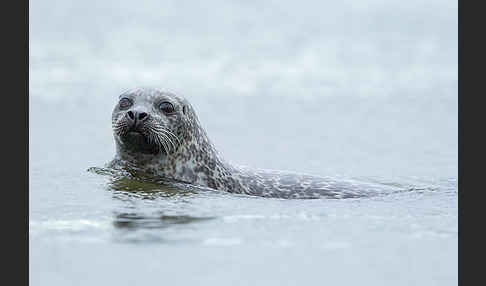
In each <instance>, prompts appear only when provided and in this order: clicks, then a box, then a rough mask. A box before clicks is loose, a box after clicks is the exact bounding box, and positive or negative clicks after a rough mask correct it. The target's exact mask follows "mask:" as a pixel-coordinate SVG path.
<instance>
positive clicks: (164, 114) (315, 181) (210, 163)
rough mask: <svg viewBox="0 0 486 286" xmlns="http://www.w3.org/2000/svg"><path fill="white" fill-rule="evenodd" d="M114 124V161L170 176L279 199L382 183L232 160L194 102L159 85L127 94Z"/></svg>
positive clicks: (359, 191)
mask: <svg viewBox="0 0 486 286" xmlns="http://www.w3.org/2000/svg"><path fill="white" fill-rule="evenodd" d="M112 127H113V134H114V138H115V144H116V156H115V159H114V160H113V161H112V162H111V166H120V165H121V166H123V167H128V168H134V169H136V170H141V171H143V172H146V173H149V174H152V175H155V176H158V177H162V178H166V179H171V180H176V181H180V182H184V183H189V184H192V185H197V186H202V187H209V188H211V189H216V190H221V191H226V192H230V193H238V194H247V195H256V196H263V197H276V198H323V197H327V198H349V197H361V196H366V195H367V194H369V193H373V192H376V189H377V185H376V184H364V183H356V182H354V181H342V180H341V181H336V180H333V179H329V178H323V177H318V176H312V175H306V174H298V173H292V172H284V171H273V170H259V169H252V168H248V167H242V166H237V165H234V164H231V163H229V162H228V161H226V160H225V159H224V158H223V157H222V156H221V154H220V153H219V152H218V151H217V150H216V148H215V147H214V145H213V144H212V143H211V141H210V140H209V138H208V135H207V134H206V131H205V130H204V128H203V127H202V126H201V124H200V122H199V120H198V117H197V115H196V112H195V111H194V108H193V107H192V106H191V104H190V103H189V102H188V101H187V100H186V99H185V98H183V97H181V96H178V95H176V94H173V93H170V92H166V91H162V90H158V89H153V88H136V89H132V90H129V91H126V92H124V93H123V94H121V95H120V96H119V101H118V103H117V104H116V106H115V108H114V110H113V113H112ZM380 187H381V188H382V186H380ZM380 187H378V188H380Z"/></svg>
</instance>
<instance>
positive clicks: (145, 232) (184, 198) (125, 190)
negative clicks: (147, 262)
mask: <svg viewBox="0 0 486 286" xmlns="http://www.w3.org/2000/svg"><path fill="white" fill-rule="evenodd" d="M88 171H89V172H93V173H96V174H99V175H106V176H108V178H109V180H108V184H107V189H108V190H109V191H111V192H112V194H113V198H114V199H116V200H118V201H121V202H123V205H122V206H121V208H120V209H117V210H115V215H114V219H113V226H114V227H115V229H116V230H118V231H116V232H115V234H114V240H115V241H119V242H131V243H136V242H168V241H167V240H166V238H165V235H164V234H165V233H164V231H165V230H167V229H168V228H171V227H177V226H185V225H191V224H194V223H199V222H204V221H208V220H212V219H214V217H210V216H195V215H188V214H179V213H180V212H185V213H187V212H188V211H189V210H190V209H191V208H190V207H191V204H190V203H189V202H190V201H189V200H188V199H189V198H192V197H195V196H196V195H197V194H200V193H201V192H215V190H211V189H207V188H200V187H197V186H192V185H188V184H184V183H180V182H175V181H170V180H164V179H161V178H155V177H153V176H150V174H146V173H140V172H136V171H134V170H126V169H115V168H98V167H92V168H89V169H88ZM151 201H152V202H153V203H151V204H148V203H150V202H151ZM154 201H155V202H154ZM144 202H146V203H144ZM154 203H155V204H154ZM188 203H189V205H188ZM186 208H187V209H186ZM123 209H125V210H123ZM127 209H129V210H127ZM161 209H164V210H163V211H161ZM169 212H170V213H171V214H168V213H169ZM174 212H175V213H177V214H173V213H174Z"/></svg>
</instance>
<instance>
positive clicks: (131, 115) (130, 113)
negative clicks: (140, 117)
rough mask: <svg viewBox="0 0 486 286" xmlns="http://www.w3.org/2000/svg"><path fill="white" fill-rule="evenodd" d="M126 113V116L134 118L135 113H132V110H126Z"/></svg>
mask: <svg viewBox="0 0 486 286" xmlns="http://www.w3.org/2000/svg"><path fill="white" fill-rule="evenodd" d="M127 114H128V117H130V119H131V120H134V119H135V115H133V112H131V111H128V112H127Z"/></svg>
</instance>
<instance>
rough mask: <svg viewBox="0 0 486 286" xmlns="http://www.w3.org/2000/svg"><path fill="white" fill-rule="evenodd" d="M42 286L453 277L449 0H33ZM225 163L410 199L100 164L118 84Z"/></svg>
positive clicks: (108, 153)
mask: <svg viewBox="0 0 486 286" xmlns="http://www.w3.org/2000/svg"><path fill="white" fill-rule="evenodd" d="M29 4H30V9H29V13H30V22H29V25H30V27H29V28H30V33H29V37H30V39H29V43H30V49H29V52H30V55H29V64H30V66H29V71H30V81H29V84H30V85H29V91H30V113H29V120H30V122H29V124H30V126H29V132H30V134H29V135H30V137H29V139H30V144H29V148H30V150H29V156H30V158H29V159H30V160H29V168H30V169H29V187H30V190H29V246H30V247H29V279H30V283H31V285H120V286H121V285H143V284H151V285H153V284H164V285H165V284H166V285H323V284H329V285H356V284H359V285H374V286H376V285H457V282H458V281H457V266H458V264H457V258H458V255H457V250H458V247H457V242H458V220H457V218H458V208H457V201H458V191H459V190H458V184H457V180H458V177H457V3H456V2H454V1H445V2H444V1H425V2H423V1H408V2H403V1H380V0H373V1H367V2H364V1H344V2H339V3H338V2H335V1H334V2H326V1H318V2H315V3H314V4H313V5H310V4H309V5H303V4H301V3H297V2H292V1H288V2H282V1H279V2H272V1H266V2H265V3H260V2H258V3H256V2H255V3H254V2H251V1H233V2H229V1H220V3H218V4H217V5H216V4H213V5H212V6H211V5H207V6H206V5H200V6H198V5H196V4H195V3H193V2H191V3H189V2H185V1H145V2H143V3H139V2H137V3H135V2H123V1H122V2H120V1H103V2H99V1H98V2H96V1H76V2H73V1H30V3H29ZM140 85H142V86H143V85H148V86H156V87H167V88H169V90H173V91H176V92H179V93H182V94H183V95H185V96H186V97H187V98H188V99H189V100H190V102H191V103H192V105H193V106H194V108H195V109H196V111H197V113H198V115H199V118H200V121H201V122H202V124H203V126H204V128H205V129H206V131H207V133H208V135H209V137H210V138H211V139H212V141H213V143H214V144H215V146H216V147H217V148H218V150H219V151H220V152H221V153H222V154H223V156H224V157H225V158H226V159H228V161H231V162H234V163H237V164H242V165H247V166H252V167H257V168H265V169H276V170H288V171H296V172H300V173H309V174H315V175H320V176H328V177H333V178H336V179H339V178H342V179H343V180H345V179H354V180H362V181H366V182H376V183H381V184H387V185H392V186H398V187H400V188H404V189H412V190H410V191H406V192H398V193H393V194H388V195H382V196H372V197H365V198H353V199H327V200H326V199H317V200H284V199H275V198H258V197H250V196H243V195H235V194H227V193H221V192H218V191H209V190H201V189H196V188H189V187H182V188H181V187H179V188H176V187H174V186H170V185H160V184H154V183H151V182H146V181H136V180H130V179H127V178H117V177H113V176H110V175H107V174H100V172H96V171H88V169H90V168H92V167H103V165H104V164H105V163H107V162H109V161H110V160H111V159H112V158H113V156H114V152H115V145H114V141H113V137H112V132H111V124H110V120H111V111H112V108H113V106H114V104H115V103H116V101H117V95H118V94H119V93H120V92H122V91H123V90H124V89H128V88H133V87H135V86H140Z"/></svg>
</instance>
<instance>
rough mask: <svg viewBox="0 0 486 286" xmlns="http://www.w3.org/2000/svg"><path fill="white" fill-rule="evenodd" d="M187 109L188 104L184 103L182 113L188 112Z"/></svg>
mask: <svg viewBox="0 0 486 286" xmlns="http://www.w3.org/2000/svg"><path fill="white" fill-rule="evenodd" d="M186 109H187V108H186V106H185V105H184V106H182V113H184V114H186V111H187V110H186Z"/></svg>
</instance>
